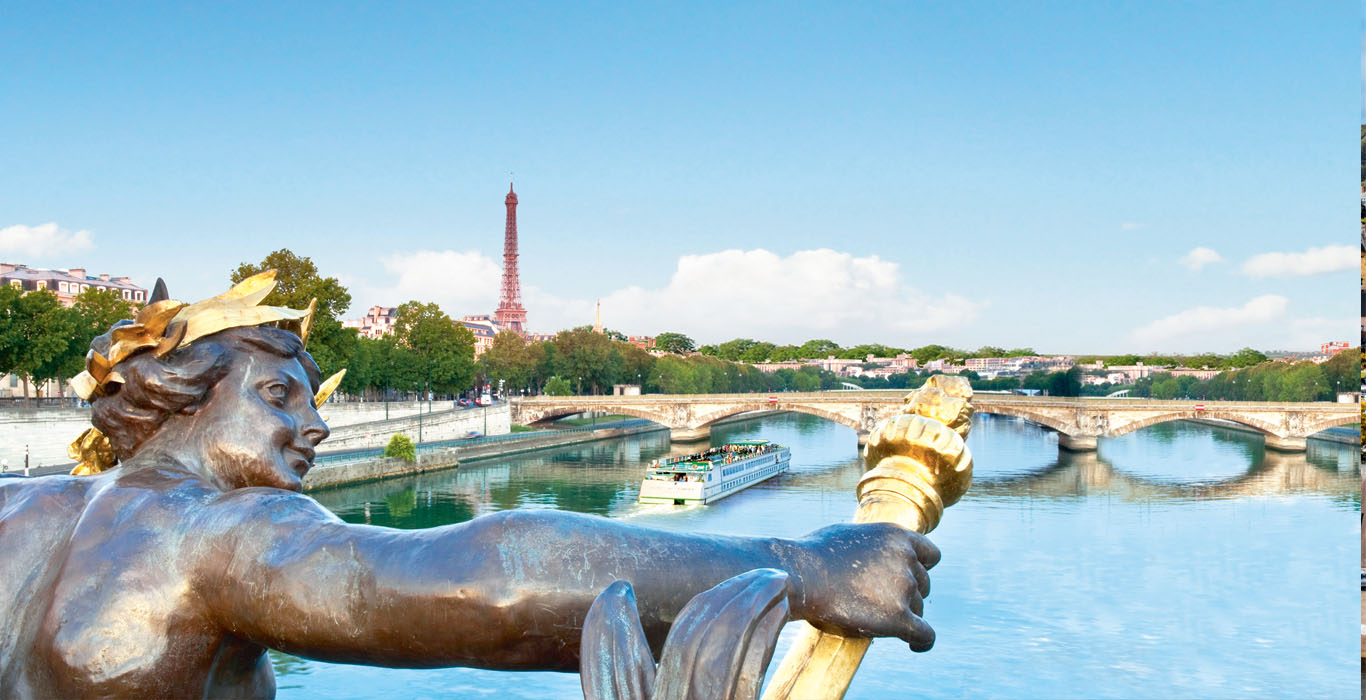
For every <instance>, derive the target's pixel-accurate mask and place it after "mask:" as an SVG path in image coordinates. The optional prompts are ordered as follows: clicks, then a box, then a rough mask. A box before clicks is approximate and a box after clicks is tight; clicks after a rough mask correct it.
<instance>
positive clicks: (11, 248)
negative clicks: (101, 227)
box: [0, 222, 93, 262]
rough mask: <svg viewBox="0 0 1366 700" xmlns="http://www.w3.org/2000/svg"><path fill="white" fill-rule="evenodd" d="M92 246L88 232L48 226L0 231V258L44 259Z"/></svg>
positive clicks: (20, 227) (7, 227) (20, 225)
mask: <svg viewBox="0 0 1366 700" xmlns="http://www.w3.org/2000/svg"><path fill="white" fill-rule="evenodd" d="M92 246H93V243H91V240H90V232H89V231H86V230H84V229H82V230H80V231H71V230H68V229H64V228H61V227H60V226H58V225H57V224H56V223H52V222H49V223H46V224H38V225H37V226H25V225H23V224H16V225H14V226H6V227H5V228H0V254H13V255H23V256H26V257H30V258H44V257H52V256H58V255H66V254H69V253H76V252H80V251H83V250H89V249H90V248H91V247H92ZM16 262H17V261H16Z"/></svg>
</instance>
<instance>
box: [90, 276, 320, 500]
mask: <svg viewBox="0 0 1366 700" xmlns="http://www.w3.org/2000/svg"><path fill="white" fill-rule="evenodd" d="M275 274H276V272H275V270H266V271H265V272H262V273H260V274H257V275H252V276H251V277H248V278H246V279H244V280H242V281H241V282H238V283H237V284H235V285H233V286H232V288H231V289H229V290H228V291H226V292H223V293H222V294H219V295H218V296H216V297H213V298H210V299H205V300H204V301H200V302H196V303H194V304H186V303H185V302H183V301H177V300H175V299H159V300H157V301H153V302H152V303H150V304H148V305H147V306H144V307H143V308H142V309H141V310H140V311H138V313H137V315H136V316H135V317H134V318H133V322H132V323H125V324H123V325H121V326H117V327H115V328H114V329H112V330H111V331H110V332H109V351H108V352H109V354H108V356H105V355H103V354H101V353H99V352H98V351H96V350H95V349H94V348H91V349H90V352H88V353H86V356H85V371H83V372H81V373H80V374H78V375H76V376H75V377H74V378H73V379H72V380H71V386H72V388H73V389H75V391H76V394H77V395H78V396H80V397H81V398H82V399H85V400H86V401H91V400H93V399H96V398H99V397H104V396H109V395H111V394H112V393H113V391H112V389H113V387H114V386H116V385H120V384H123V382H124V378H123V376H122V375H121V374H119V372H118V370H117V369H116V368H117V366H118V364H119V363H120V362H123V361H124V360H126V359H128V358H129V357H132V356H133V355H135V354H138V353H141V352H144V351H150V352H151V353H152V354H153V355H155V356H156V357H164V356H165V355H166V354H167V353H170V352H171V351H172V350H175V349H177V348H183V347H186V346H188V345H190V344H191V343H193V342H195V341H196V340H199V339H200V338H203V337H205V336H209V335H213V334H214V333H217V332H219V331H223V330H227V329H229V328H242V327H246V326H259V325H262V324H266V323H274V324H276V325H277V326H278V327H280V328H284V329H286V330H290V331H294V332H295V333H297V334H298V336H299V340H301V341H303V343H304V344H305V345H307V344H308V334H309V332H310V331H312V330H313V315H314V313H315V312H316V311H317V309H318V300H317V299H314V300H312V301H311V302H309V304H308V308H307V309H290V308H287V307H283V306H260V305H259V304H260V303H261V301H262V300H263V299H265V298H266V297H267V296H269V295H270V292H271V291H272V290H273V289H275ZM158 289H159V290H160V289H162V288H161V287H160V286H158ZM153 296H156V293H154V294H153ZM345 374H346V370H344V369H343V370H342V371H340V372H337V373H336V374H334V375H332V376H331V377H328V378H327V381H325V382H323V383H322V385H321V386H319V388H318V393H317V394H315V395H314V397H313V405H314V406H315V407H317V406H321V405H322V404H323V402H324V401H327V398H328V397H329V396H331V395H332V392H333V391H335V390H336V389H337V385H338V384H340V383H341V380H342V377H343V376H344V375H345ZM67 455H68V456H70V457H71V458H72V459H74V460H76V462H77V464H76V468H75V469H73V470H71V473H72V474H75V475H77V476H86V475H90V474H98V473H100V472H102V471H104V470H106V469H109V468H110V467H112V466H114V465H115V464H116V463H117V461H118V460H117V458H116V457H115V455H114V449H113V447H112V446H111V445H110V444H109V438H108V437H106V436H105V435H104V433H101V432H100V431H99V430H98V429H96V428H90V429H88V430H86V431H85V432H83V433H81V435H80V437H78V438H76V440H75V441H74V442H72V443H71V445H70V446H68V447H67Z"/></svg>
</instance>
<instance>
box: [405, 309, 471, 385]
mask: <svg viewBox="0 0 1366 700" xmlns="http://www.w3.org/2000/svg"><path fill="white" fill-rule="evenodd" d="M394 340H395V341H396V343H397V345H398V346H399V347H402V348H403V349H406V350H408V351H409V352H411V353H412V354H413V356H414V357H415V359H416V360H417V362H418V364H419V367H418V369H419V371H421V372H422V374H423V376H424V384H425V385H426V386H427V387H428V388H430V389H431V390H433V391H437V392H441V393H454V392H457V391H461V390H464V389H466V388H468V387H469V386H470V383H471V382H472V381H473V380H474V334H473V333H471V332H470V331H469V329H468V328H465V327H464V326H462V325H460V324H458V323H456V322H455V321H452V320H451V317H450V316H447V315H446V313H445V312H444V311H442V310H441V308H440V307H438V306H437V305H436V304H431V303H428V304H424V303H421V302H417V301H409V302H406V303H404V304H402V305H400V306H399V307H398V312H397V318H396V319H395V320H394ZM396 359H397V358H396Z"/></svg>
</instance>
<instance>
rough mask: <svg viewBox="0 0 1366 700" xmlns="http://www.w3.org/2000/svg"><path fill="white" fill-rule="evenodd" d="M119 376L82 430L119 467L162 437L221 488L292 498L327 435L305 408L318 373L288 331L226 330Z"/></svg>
mask: <svg viewBox="0 0 1366 700" xmlns="http://www.w3.org/2000/svg"><path fill="white" fill-rule="evenodd" d="M96 343H99V339H97V340H96ZM97 349H98V348H97ZM118 367H119V374H120V375H121V377H122V382H121V383H119V384H118V385H117V386H116V388H114V389H113V390H112V393H111V394H110V395H108V396H102V397H95V398H94V399H93V400H92V402H91V406H92V408H93V413H92V415H91V422H92V423H93V424H94V425H95V427H96V428H97V429H99V430H100V432H102V433H104V434H105V435H106V436H107V437H108V438H109V442H110V445H111V446H112V448H113V451H114V455H115V456H116V457H117V458H118V459H119V461H121V462H126V461H128V460H129V459H131V458H132V457H134V456H136V455H137V453H138V450H139V448H140V447H142V446H143V445H145V444H147V443H148V441H149V439H151V438H152V437H153V436H155V435H157V434H158V433H160V432H162V431H170V432H171V433H172V434H170V435H168V436H167V437H170V438H173V439H175V438H180V439H181V441H182V442H183V444H184V445H185V446H186V447H187V448H188V447H189V446H191V445H194V446H196V447H197V448H200V449H201V450H202V455H201V456H202V457H203V458H204V464H205V466H206V467H208V468H209V469H210V470H212V471H213V472H214V474H215V475H216V476H217V477H218V479H219V480H220V481H221V482H222V483H223V484H224V485H226V486H228V487H230V488H243V487H247V486H272V487H275V488H283V489H289V490H293V491H298V490H300V489H301V488H302V483H301V480H302V479H303V476H304V473H305V472H307V471H308V469H309V467H310V466H312V463H313V450H314V448H315V447H316V446H317V445H318V443H320V442H322V441H323V439H324V438H326V437H327V435H328V430H327V426H326V424H325V423H323V420H322V418H321V417H319V415H318V411H317V410H316V409H315V408H314V405H313V397H314V394H315V393H316V392H317V390H318V385H319V377H318V366H317V364H315V363H314V362H313V358H312V357H310V356H309V354H308V352H307V351H305V350H304V347H303V343H302V342H301V341H300V340H299V336H297V335H295V334H294V333H292V332H290V331H286V330H281V329H279V328H269V327H259V326H255V327H247V328H230V329H228V330H224V331H220V332H218V333H214V334H213V335H210V336H207V337H205V338H202V339H200V340H197V341H196V342H195V343H194V344H193V345H190V346H188V347H185V348H180V349H178V350H175V351H173V352H170V353H168V354H167V355H165V356H163V357H157V356H156V355H154V354H153V353H150V352H148V353H141V354H138V355H134V356H132V357H130V358H128V359H127V360H124V361H123V362H121V363H119V366H118ZM191 431H194V432H196V433H197V434H196V435H193V436H192V435H190V434H189V433H190V432H191ZM192 437H193V438H194V439H191V438H192ZM160 444H163V445H164V444H166V442H165V441H160ZM172 444H174V443H172Z"/></svg>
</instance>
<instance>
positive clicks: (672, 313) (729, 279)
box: [357, 249, 982, 343]
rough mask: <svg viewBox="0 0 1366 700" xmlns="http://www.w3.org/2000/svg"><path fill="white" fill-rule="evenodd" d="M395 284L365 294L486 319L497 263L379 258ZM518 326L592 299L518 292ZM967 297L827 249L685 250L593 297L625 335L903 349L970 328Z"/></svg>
mask: <svg viewBox="0 0 1366 700" xmlns="http://www.w3.org/2000/svg"><path fill="white" fill-rule="evenodd" d="M384 267H385V269H386V271H388V272H389V273H390V274H391V275H394V276H395V277H396V278H397V280H396V281H395V282H394V283H393V284H392V285H390V286H388V287H378V288H374V291H375V292H376V293H381V294H386V295H387V296H374V297H361V296H360V295H357V302H358V304H359V303H365V302H364V301H363V299H365V298H374V299H390V300H395V301H386V302H382V303H397V301H400V300H404V299H409V298H414V299H424V300H432V301H436V302H437V303H439V304H441V306H442V308H444V309H445V310H446V311H447V313H450V314H451V315H452V316H460V315H464V314H470V313H489V312H491V311H492V310H493V308H494V307H495V306H496V305H497V302H498V284H499V280H500V277H501V267H500V265H499V264H498V263H496V262H494V261H493V260H492V259H490V258H488V257H486V256H483V255H481V254H479V253H474V252H470V253H455V252H452V251H443V252H432V251H423V252H419V253H415V254H411V255H397V256H393V257H391V258H388V259H386V260H385V261H384ZM523 298H524V300H525V304H526V307H527V313H528V317H529V318H528V322H529V325H530V326H531V328H532V329H534V330H537V331H544V332H550V331H556V330H560V329H563V328H570V327H573V326H579V325H584V324H591V323H592V322H593V312H594V308H593V306H594V301H595V300H594V299H577V298H570V297H561V296H557V295H556V294H554V293H551V292H549V291H547V290H544V289H541V288H539V287H536V286H524V287H523ZM981 306H982V305H981V304H980V303H978V302H974V301H970V300H968V299H965V298H963V297H960V296H957V295H953V294H944V295H940V296H932V295H929V294H927V293H924V292H921V291H918V290H916V289H913V288H911V287H910V286H909V285H907V284H906V283H905V281H904V280H903V279H902V275H901V270H900V266H899V265H898V264H897V263H894V262H889V261H886V260H882V259H881V258H879V257H877V256H869V257H862V258H860V257H855V256H854V255H852V254H850V253H844V252H839V251H835V250H829V249H819V250H804V251H798V252H795V253H793V254H791V255H788V256H786V257H783V256H780V255H778V254H776V253H773V252H770V251H767V250H762V249H757V250H726V251H720V252H716V253H707V254H702V255H686V256H683V257H681V258H679V260H678V264H677V266H676V268H675V270H674V273H673V275H672V276H671V277H670V279H669V280H668V282H667V283H666V284H664V285H663V286H658V287H643V286H629V287H625V288H621V289H618V290H616V291H613V292H611V293H609V294H607V295H606V296H604V297H602V315H603V324H604V325H606V326H607V327H609V328H614V329H617V330H621V331H623V332H626V333H631V334H635V333H645V334H655V333H660V332H663V331H680V332H683V333H687V334H688V335H691V336H692V337H693V338H695V339H697V340H698V341H699V342H716V341H721V340H728V339H730V338H733V337H737V336H743V337H748V338H756V339H763V340H768V341H771V342H778V343H785V342H793V343H799V342H802V341H804V340H807V339H810V338H812V337H829V338H832V339H834V340H836V341H837V342H843V343H854V342H885V343H905V342H910V341H911V340H926V341H927V342H928V341H929V340H930V339H931V336H930V334H931V333H937V332H940V331H944V330H946V329H951V328H952V329H957V328H961V327H962V326H963V325H964V324H967V323H970V322H971V321H973V320H974V319H975V318H976V316H977V312H978V310H979V309H980V308H981Z"/></svg>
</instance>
